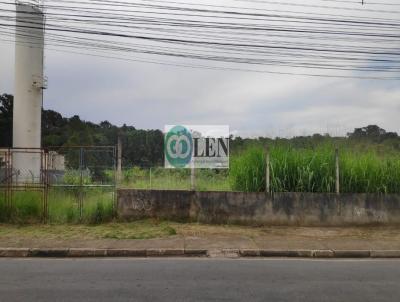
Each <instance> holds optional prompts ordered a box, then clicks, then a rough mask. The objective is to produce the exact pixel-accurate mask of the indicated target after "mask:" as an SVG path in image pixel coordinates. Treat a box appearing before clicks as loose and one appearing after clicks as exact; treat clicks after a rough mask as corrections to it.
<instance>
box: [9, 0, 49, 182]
mask: <svg viewBox="0 0 400 302" xmlns="http://www.w3.org/2000/svg"><path fill="white" fill-rule="evenodd" d="M15 41H16V42H15V90H14V112H13V147H14V150H13V168H14V172H15V175H17V176H16V179H17V180H18V181H21V182H31V181H37V180H38V179H39V177H40V168H41V156H40V152H39V151H38V150H36V148H40V147H41V112H42V101H43V89H45V88H46V85H47V83H46V82H47V81H46V79H45V77H44V75H43V60H44V53H43V49H44V14H43V9H42V7H41V6H40V3H39V2H38V1H30V2H29V1H27V2H20V1H17V2H16V30H15Z"/></svg>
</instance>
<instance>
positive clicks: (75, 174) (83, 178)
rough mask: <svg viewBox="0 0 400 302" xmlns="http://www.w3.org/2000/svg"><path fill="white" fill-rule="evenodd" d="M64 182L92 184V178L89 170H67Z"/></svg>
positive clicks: (69, 183)
mask: <svg viewBox="0 0 400 302" xmlns="http://www.w3.org/2000/svg"><path fill="white" fill-rule="evenodd" d="M64 183H65V184H67V185H81V184H82V185H90V184H91V183H92V178H91V176H90V174H89V171H82V173H81V172H80V171H78V170H66V171H65V174H64Z"/></svg>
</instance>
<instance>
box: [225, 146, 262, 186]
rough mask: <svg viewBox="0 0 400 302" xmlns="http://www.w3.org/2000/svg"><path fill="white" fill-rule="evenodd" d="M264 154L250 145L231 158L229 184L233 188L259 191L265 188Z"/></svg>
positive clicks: (260, 149)
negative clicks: (244, 150)
mask: <svg viewBox="0 0 400 302" xmlns="http://www.w3.org/2000/svg"><path fill="white" fill-rule="evenodd" d="M265 166H266V165H265V154H264V152H263V149H262V148H256V147H252V148H249V149H248V150H246V152H243V153H242V154H241V155H239V156H234V157H233V158H231V162H230V173H229V176H230V184H231V187H232V189H233V190H238V191H246V192H259V191H263V190H265Z"/></svg>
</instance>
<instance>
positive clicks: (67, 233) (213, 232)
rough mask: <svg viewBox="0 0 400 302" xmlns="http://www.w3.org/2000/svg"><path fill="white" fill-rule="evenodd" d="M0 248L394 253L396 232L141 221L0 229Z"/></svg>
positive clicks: (399, 242)
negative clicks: (280, 250)
mask: <svg viewBox="0 0 400 302" xmlns="http://www.w3.org/2000/svg"><path fill="white" fill-rule="evenodd" d="M0 247H2V248H6V247H28V248H36V247H38V248H39V247H40V248H61V247H67V248H87V247H90V248H193V249H197V248H201V249H203V248H204V249H212V248H241V249H245V248H249V249H253V248H263V249H339V250H340V249H353V250H371V249H375V250H391V249H400V227H399V226H396V227H395V226H393V227H383V226H368V227H343V228H338V227H323V228H321V227H276V226H274V227H244V226H231V225H225V226H215V225H203V224H196V223H174V222H165V221H162V222H159V221H154V220H143V221H137V222H132V223H109V224H102V225H9V224H0Z"/></svg>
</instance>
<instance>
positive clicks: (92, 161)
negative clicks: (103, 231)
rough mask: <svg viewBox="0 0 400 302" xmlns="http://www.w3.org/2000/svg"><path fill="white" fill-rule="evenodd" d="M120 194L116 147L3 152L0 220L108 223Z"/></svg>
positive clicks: (0, 180)
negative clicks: (117, 191)
mask: <svg viewBox="0 0 400 302" xmlns="http://www.w3.org/2000/svg"><path fill="white" fill-rule="evenodd" d="M25 163H26V164H25ZM115 190H116V148H115V147H114V146H104V147H103V146H102V147H99V146H82V147H79V146H73V147H51V148H46V149H2V150H0V211H1V214H0V221H15V222H30V221H39V220H40V221H44V222H58V223H76V222H85V223H100V222H103V221H109V220H111V219H113V217H115V212H116V205H115V202H116V192H115Z"/></svg>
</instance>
